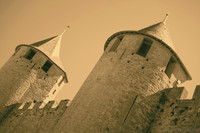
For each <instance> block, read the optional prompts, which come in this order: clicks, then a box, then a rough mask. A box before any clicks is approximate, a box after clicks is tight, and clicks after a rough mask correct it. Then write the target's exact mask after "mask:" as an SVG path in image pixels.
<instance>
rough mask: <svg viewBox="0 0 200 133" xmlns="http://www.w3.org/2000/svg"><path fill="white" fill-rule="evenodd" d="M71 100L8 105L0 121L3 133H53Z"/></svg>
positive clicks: (0, 129) (0, 128)
mask: <svg viewBox="0 0 200 133" xmlns="http://www.w3.org/2000/svg"><path fill="white" fill-rule="evenodd" d="M68 102H69V100H62V101H60V103H59V104H58V105H57V106H54V105H53V104H55V101H49V102H48V103H47V104H46V105H44V103H43V102H36V103H25V104H23V103H17V104H13V105H10V106H7V108H6V110H7V113H6V114H4V117H3V118H2V119H1V121H0V131H1V132H3V133H34V132H35V133H44V132H47V133H51V132H53V128H54V126H55V125H56V123H57V122H58V121H59V119H60V117H62V115H63V113H64V112H65V111H66V110H67V104H68Z"/></svg>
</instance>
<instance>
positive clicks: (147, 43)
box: [137, 38, 153, 57]
mask: <svg viewBox="0 0 200 133" xmlns="http://www.w3.org/2000/svg"><path fill="white" fill-rule="evenodd" d="M152 42H153V41H152V40H149V39H146V38H144V40H143V42H142V45H141V46H140V48H139V50H138V52H137V54H139V55H141V56H143V57H145V56H146V55H147V53H148V51H149V49H150V47H151V44H152Z"/></svg>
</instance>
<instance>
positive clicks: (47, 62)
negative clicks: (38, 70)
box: [42, 60, 52, 72]
mask: <svg viewBox="0 0 200 133" xmlns="http://www.w3.org/2000/svg"><path fill="white" fill-rule="evenodd" d="M51 66H52V63H51V62H50V61H48V60H47V61H46V62H45V64H44V65H43V66H42V70H44V71H45V72H47V71H48V70H49V68H50V67H51Z"/></svg>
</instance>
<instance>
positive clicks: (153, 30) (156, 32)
mask: <svg viewBox="0 0 200 133" xmlns="http://www.w3.org/2000/svg"><path fill="white" fill-rule="evenodd" d="M168 15H169V14H166V16H165V19H164V20H163V21H162V22H159V23H157V24H154V25H151V26H149V27H147V28H144V29H141V30H139V31H138V32H140V33H143V34H148V35H151V36H154V37H156V38H158V39H160V40H162V41H163V42H165V43H166V44H167V45H169V46H170V47H171V48H172V49H173V50H175V49H174V46H173V43H172V41H171V37H170V35H169V31H168V29H167V27H166V25H165V23H166V21H167V17H168Z"/></svg>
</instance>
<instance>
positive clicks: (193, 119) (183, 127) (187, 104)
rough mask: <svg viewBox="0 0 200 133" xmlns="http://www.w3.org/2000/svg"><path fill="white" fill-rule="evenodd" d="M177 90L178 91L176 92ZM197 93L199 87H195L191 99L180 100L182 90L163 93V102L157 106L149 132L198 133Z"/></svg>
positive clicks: (198, 111)
mask: <svg viewBox="0 0 200 133" xmlns="http://www.w3.org/2000/svg"><path fill="white" fill-rule="evenodd" d="M178 89H179V91H176V90H178ZM199 92H200V86H197V87H196V90H195V92H194V95H193V98H192V99H182V97H181V96H183V95H184V89H183V88H177V89H171V90H170V91H168V92H164V93H163V97H165V102H164V103H161V104H159V105H158V106H159V108H158V111H157V114H156V117H155V119H154V121H153V123H152V126H151V129H150V131H151V132H152V133H162V132H170V133H177V132H199V131H200V108H199V107H200V95H199Z"/></svg>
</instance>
